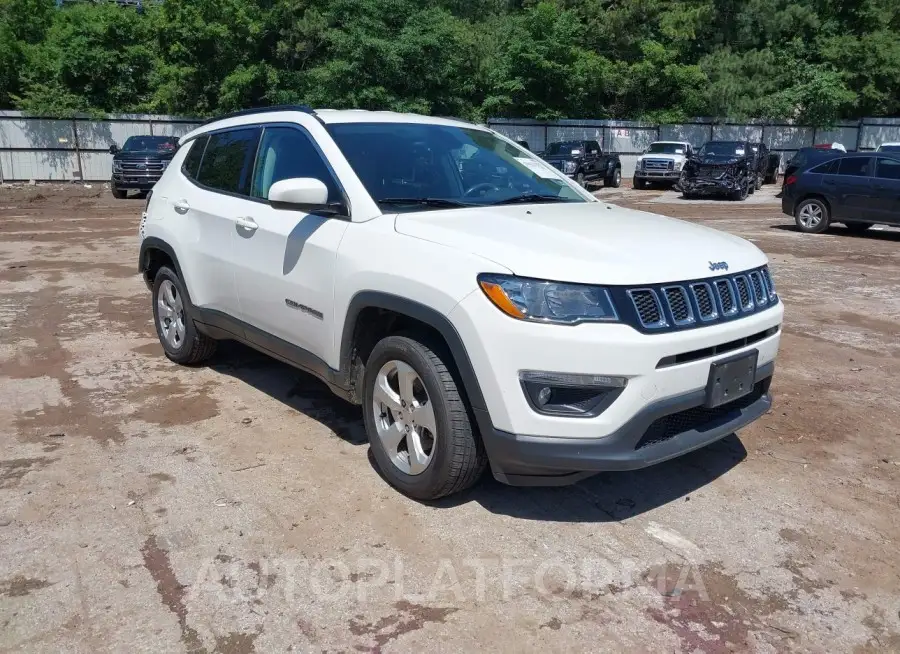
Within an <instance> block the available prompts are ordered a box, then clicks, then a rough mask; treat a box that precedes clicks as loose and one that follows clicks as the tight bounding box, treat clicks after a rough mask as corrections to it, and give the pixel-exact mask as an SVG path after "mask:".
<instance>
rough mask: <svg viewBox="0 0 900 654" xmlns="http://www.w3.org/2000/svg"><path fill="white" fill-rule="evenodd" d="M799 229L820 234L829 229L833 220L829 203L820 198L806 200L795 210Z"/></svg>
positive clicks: (795, 218)
mask: <svg viewBox="0 0 900 654" xmlns="http://www.w3.org/2000/svg"><path fill="white" fill-rule="evenodd" d="M794 220H795V221H796V223H797V229H799V230H800V231H801V232H805V233H807V234H819V233H820V232H824V231H825V230H826V229H828V223H829V222H830V221H831V216H830V212H829V211H828V205H826V204H825V203H824V202H822V201H821V200H819V199H818V198H810V199H808V200H804V201H803V202H801V203H800V204H798V205H797V209H796V210H795V212H794Z"/></svg>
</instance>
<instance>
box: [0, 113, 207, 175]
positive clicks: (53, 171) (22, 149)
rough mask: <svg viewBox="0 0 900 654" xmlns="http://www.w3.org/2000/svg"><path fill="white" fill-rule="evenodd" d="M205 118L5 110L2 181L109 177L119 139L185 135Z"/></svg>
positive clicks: (0, 120)
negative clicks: (44, 114)
mask: <svg viewBox="0 0 900 654" xmlns="http://www.w3.org/2000/svg"><path fill="white" fill-rule="evenodd" d="M200 122H201V121H200V120H197V119H188V118H176V117H174V116H152V115H146V114H142V115H135V114H122V115H116V116H111V117H109V118H107V119H104V120H92V119H89V118H76V119H72V120H70V119H65V120H62V119H53V118H40V117H34V116H26V115H25V114H23V113H22V112H19V111H0V181H5V182H11V181H28V180H31V179H34V180H37V181H51V180H55V181H69V180H84V181H101V180H108V179H109V178H110V174H111V171H112V155H111V154H109V146H110V145H112V144H113V143H115V144H116V145H118V146H120V147H121V146H122V144H123V143H124V142H125V139H127V138H128V137H129V136H136V135H147V134H153V135H157V136H163V135H171V136H183V135H184V134H187V133H188V132H189V131H191V130H192V129H193V128H194V127H196V126H197V125H199V124H200Z"/></svg>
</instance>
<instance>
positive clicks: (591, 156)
mask: <svg viewBox="0 0 900 654" xmlns="http://www.w3.org/2000/svg"><path fill="white" fill-rule="evenodd" d="M584 146H585V148H586V153H585V161H586V162H587V166H586V168H587V172H588V174H589V175H599V174H601V173H602V168H601V164H602V163H603V157H602V156H601V151H600V144H599V143H597V141H585V144H584Z"/></svg>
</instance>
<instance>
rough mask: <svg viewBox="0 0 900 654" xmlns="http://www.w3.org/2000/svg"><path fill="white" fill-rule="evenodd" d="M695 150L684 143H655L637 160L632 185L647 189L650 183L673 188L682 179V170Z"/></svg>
mask: <svg viewBox="0 0 900 654" xmlns="http://www.w3.org/2000/svg"><path fill="white" fill-rule="evenodd" d="M693 154H694V150H693V148H691V144H690V143H686V142H683V141H655V142H653V143H651V144H650V147H648V148H647V149H646V150H644V152H643V153H642V154H641V156H639V157H638V158H637V162H636V163H635V168H634V178H633V179H632V183H633V185H634V188H636V189H642V188H646V187H647V185H648V184H650V183H657V184H666V185H668V186H673V185H675V184H677V183H678V179H679V178H680V177H681V169H682V168H684V163H685V162H686V161H687V160H688V158H689V157H691V156H693Z"/></svg>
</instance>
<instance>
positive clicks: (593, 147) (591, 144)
mask: <svg viewBox="0 0 900 654" xmlns="http://www.w3.org/2000/svg"><path fill="white" fill-rule="evenodd" d="M587 149H588V152H592V153H599V152H600V144H599V143H597V141H588V142H587Z"/></svg>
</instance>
